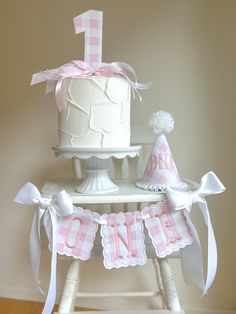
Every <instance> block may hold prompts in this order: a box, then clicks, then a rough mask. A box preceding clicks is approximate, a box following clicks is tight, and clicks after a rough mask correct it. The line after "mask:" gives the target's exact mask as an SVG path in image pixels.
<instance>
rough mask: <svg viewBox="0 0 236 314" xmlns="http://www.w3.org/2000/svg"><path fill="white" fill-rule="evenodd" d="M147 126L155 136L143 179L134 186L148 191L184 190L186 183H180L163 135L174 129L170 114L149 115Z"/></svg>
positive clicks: (160, 112)
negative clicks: (173, 188)
mask: <svg viewBox="0 0 236 314" xmlns="http://www.w3.org/2000/svg"><path fill="white" fill-rule="evenodd" d="M149 126H150V127H151V128H152V130H153V133H154V134H156V135H157V138H156V141H155V143H154V145H153V148H152V152H151V155H150V157H149V160H148V163H147V166H146V168H145V171H144V174H143V179H142V180H140V181H138V182H137V183H136V185H137V186H138V187H139V188H141V189H144V190H148V191H158V192H162V191H165V189H166V187H175V188H181V189H182V188H185V187H186V183H184V182H182V181H181V179H180V177H179V173H178V170H177V167H176V164H175V161H174V158H173V156H172V153H171V150H170V147H169V144H168V142H167V139H166V136H165V133H169V132H171V131H172V130H173V128H174V119H173V118H172V116H171V114H169V113H168V112H164V111H158V112H155V113H153V114H152V115H151V117H150V119H149Z"/></svg>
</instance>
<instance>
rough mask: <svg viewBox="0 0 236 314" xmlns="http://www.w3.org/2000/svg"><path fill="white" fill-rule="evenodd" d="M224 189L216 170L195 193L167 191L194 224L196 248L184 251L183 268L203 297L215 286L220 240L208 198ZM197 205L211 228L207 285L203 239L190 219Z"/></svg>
mask: <svg viewBox="0 0 236 314" xmlns="http://www.w3.org/2000/svg"><path fill="white" fill-rule="evenodd" d="M224 190H225V187H224V186H223V184H222V183H221V182H220V180H219V179H218V177H217V176H216V175H215V174H214V172H212V171H210V172H208V173H207V174H205V175H204V176H203V177H202V179H201V183H200V185H199V187H198V188H197V189H196V190H194V191H189V192H182V191H180V190H174V189H173V188H170V187H169V188H167V189H166V194H167V199H168V201H169V202H170V204H171V206H172V207H173V208H174V209H175V210H181V209H184V213H185V217H186V219H187V222H188V224H189V225H190V228H191V232H192V235H193V239H194V241H193V244H192V245H190V246H187V247H185V248H184V249H181V265H182V269H183V275H184V278H185V281H186V282H187V283H189V284H195V285H197V286H198V287H199V288H201V289H202V291H203V294H205V293H207V291H208V289H209V288H210V287H211V285H212V283H213V281H214V278H215V275H216V270H217V247H216V240H215V236H214V231H213V228H212V224H211V219H210V214H209V210H208V206H207V202H206V200H205V196H207V195H212V194H218V193H222V192H223V191H224ZM193 204H197V205H198V206H199V207H200V209H201V212H202V215H203V217H204V220H205V223H206V225H207V227H208V263H207V265H208V266H207V279H206V282H205V280H204V270H203V258H202V250H201V244H200V240H199V237H198V234H197V231H196V229H195V227H194V225H193V224H192V222H191V219H190V216H189V215H190V211H191V208H192V205H193Z"/></svg>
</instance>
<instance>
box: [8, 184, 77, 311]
mask: <svg viewBox="0 0 236 314" xmlns="http://www.w3.org/2000/svg"><path fill="white" fill-rule="evenodd" d="M14 201H15V202H17V203H19V204H21V205H23V204H26V205H38V208H37V210H36V211H35V214H34V217H33V222H32V227H31V232H30V240H29V252H30V261H31V266H32V269H33V274H34V278H35V280H36V282H37V285H38V287H39V289H40V291H41V292H42V293H43V291H42V289H41V288H40V284H39V266H40V255H41V239H40V221H41V218H42V217H43V216H44V217H45V218H47V219H46V221H47V222H49V223H46V224H44V225H45V229H46V231H47V235H48V237H49V242H50V243H52V258H51V277H50V284H49V289H48V295H47V299H46V302H45V306H44V309H43V312H42V313H43V314H48V313H51V312H52V310H53V306H54V304H55V299H56V267H57V251H56V235H57V233H56V232H57V217H66V216H68V215H71V214H72V213H73V203H72V200H71V198H70V196H69V195H68V194H67V193H66V192H65V191H61V192H58V193H55V194H54V195H53V196H52V199H46V198H43V197H42V196H41V194H40V192H39V191H38V189H37V188H36V186H34V185H33V184H32V183H26V184H25V185H24V186H23V187H22V188H21V189H20V191H19V192H18V193H17V194H16V197H15V199H14Z"/></svg>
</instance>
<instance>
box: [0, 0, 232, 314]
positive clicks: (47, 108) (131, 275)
mask: <svg viewBox="0 0 236 314" xmlns="http://www.w3.org/2000/svg"><path fill="white" fill-rule="evenodd" d="M91 8H93V9H99V10H103V11H104V32H103V60H104V61H106V62H110V61H117V60H119V61H125V62H128V63H130V64H131V65H132V66H133V67H134V68H135V70H136V72H137V74H138V77H139V80H140V81H144V82H145V81H152V82H153V85H152V88H151V89H150V90H149V91H146V92H143V103H139V102H138V100H135V101H134V102H133V105H132V123H133V124H135V125H143V126H144V125H146V123H147V120H148V117H149V116H150V113H152V112H153V111H157V110H160V109H163V110H166V111H169V112H171V113H172V115H173V116H174V118H175V121H176V129H175V131H174V132H173V133H172V134H171V135H170V136H169V143H170V145H171V147H172V152H173V153H174V156H175V161H176V163H177V166H178V169H179V172H180V174H181V175H182V176H183V177H187V178H190V179H193V180H196V181H199V180H200V178H201V176H202V175H203V174H204V173H206V172H207V171H208V170H213V171H215V172H216V174H217V175H218V176H219V177H220V179H221V180H222V181H223V182H224V184H225V186H226V187H227V191H226V192H225V193H224V194H222V195H219V196H214V197H209V199H208V201H209V207H210V210H211V217H212V222H213V226H214V229H215V234H216V238H217V243H218V250H219V267H218V273H217V277H216V280H215V283H214V285H213V287H212V288H211V290H210V291H209V294H208V295H207V296H206V297H204V298H202V299H200V296H201V293H200V291H198V290H197V289H196V288H189V287H186V285H185V284H184V282H183V279H182V275H181V271H180V266H179V262H178V261H173V262H172V264H173V268H174V273H175V277H176V281H177V288H178V290H179V293H180V297H181V300H182V303H183V304H184V305H185V306H187V307H189V308H199V309H200V308H209V309H210V308H212V309H219V310H220V309H221V310H220V311H222V310H223V309H225V310H233V309H234V310H235V309H236V303H235V299H236V298H235V284H234V283H235V279H236V271H235V269H236V268H235V266H234V264H235V259H236V253H235V251H236V250H235V239H236V231H235V230H236V228H235V223H236V214H235V213H236V210H235V205H234V193H235V190H234V189H235V188H236V184H235V177H236V176H235V175H236V173H235V169H236V167H235V160H234V158H235V154H236V148H235V139H234V136H235V131H236V123H235V116H236V109H235V102H236V88H235V81H236V57H235V56H236V2H235V1H234V0H224V1H220V0H119V1H115V0H110V1H105V0H97V1H92V0H86V1H82V0H70V1H62V0H51V1H46V0H41V1H27V0H21V1H11V0H10V1H2V3H1V11H0V23H1V27H0V31H1V41H2V42H1V50H0V60H1V84H0V86H1V96H0V97H1V101H0V106H1V116H0V134H1V135H0V136H1V163H0V167H1V168H0V169H1V172H0V174H1V176H0V180H1V189H0V191H1V192H0V202H1V203H0V211H1V216H0V251H1V257H0V270H1V271H0V295H1V296H7V297H18V298H28V299H40V298H41V296H40V294H39V293H38V292H37V290H36V289H35V285H34V282H33V278H32V274H31V270H30V265H29V261H28V235H29V230H30V226H31V220H32V215H33V211H34V209H33V208H30V207H22V208H19V207H18V206H17V205H16V204H14V203H13V201H12V200H13V198H14V195H15V193H16V192H17V191H18V189H19V188H20V187H21V186H22V185H23V184H24V183H25V182H27V181H31V182H33V183H34V184H36V185H37V186H38V187H39V188H40V187H42V185H43V184H44V183H45V181H46V180H47V179H48V178H52V177H60V176H70V175H71V174H72V169H71V164H70V162H69V161H68V160H63V159H56V158H55V157H54V155H53V153H52V150H51V146H53V145H55V144H56V143H57V114H56V108H55V105H53V97H52V96H47V97H44V86H43V84H41V85H37V86H34V87H30V86H29V84H30V80H31V75H32V74H33V73H35V72H37V71H38V70H43V69H46V68H54V67H57V66H59V65H62V64H64V63H66V62H67V61H69V60H72V59H79V58H83V36H82V35H79V36H75V35H74V29H73V23H72V19H73V17H74V16H76V15H78V14H80V13H82V12H84V11H86V10H88V9H91ZM193 219H194V221H195V223H196V226H197V227H198V230H199V233H201V235H202V236H201V237H202V240H203V242H204V244H205V243H206V231H205V227H204V225H203V221H202V218H201V216H200V214H199V213H198V210H197V208H196V209H195V210H194V212H193ZM205 249H206V248H205ZM94 265H95V264H94V262H93V261H89V262H87V263H86V264H85V265H84V272H83V277H82V286H83V289H84V290H89V289H90V288H91V285H94V284H95V283H96V285H97V286H98V288H99V289H101V290H105V289H109V290H117V289H127V290H129V289H132V288H135V289H140V290H143V289H146V288H149V287H150V286H152V285H153V283H152V282H154V280H152V279H154V273H153V270H152V269H151V266H150V264H147V265H146V266H144V267H136V268H134V269H132V270H130V269H125V270H120V271H105V270H104V268H103V266H102V264H99V265H97V264H96V267H95V268H94V267H93V266H94ZM67 266H68V262H62V261H61V262H60V265H59V276H58V277H59V283H58V291H60V289H61V283H62V281H63V278H64V275H65V271H66V268H67ZM48 273H49V256H48V254H47V252H46V251H45V252H44V254H43V258H42V272H41V277H42V280H43V284H44V285H45V286H46V284H47V280H48ZM103 275H105V276H106V278H107V279H103ZM97 283H98V284H97ZM41 299H42V298H41ZM91 304H92V303H91V302H90V301H89V303H87V304H86V303H85V301H84V302H83V303H81V305H89V306H91ZM94 305H95V306H100V307H102V306H103V307H104V306H105V305H104V304H101V303H100V304H99V303H94ZM112 305H113V306H114V307H115V308H121V307H123V306H124V305H125V306H126V307H131V308H134V307H136V308H137V307H138V308H140V307H146V308H147V307H153V306H154V301H153V300H151V301H143V300H142V301H140V302H137V301H134V302H130V303H127V304H125V303H124V302H123V301H122V302H121V301H120V300H117V301H114V303H113V304H112ZM199 311H200V310H199ZM220 313H221V312H220Z"/></svg>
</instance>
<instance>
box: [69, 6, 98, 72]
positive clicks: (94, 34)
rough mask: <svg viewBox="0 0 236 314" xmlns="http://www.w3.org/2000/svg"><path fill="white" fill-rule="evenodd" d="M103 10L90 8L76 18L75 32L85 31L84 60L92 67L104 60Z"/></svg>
mask: <svg viewBox="0 0 236 314" xmlns="http://www.w3.org/2000/svg"><path fill="white" fill-rule="evenodd" d="M102 20H103V12H102V11H96V10H88V11H86V12H84V13H82V14H80V15H78V16H76V17H75V18H74V27H75V33H76V34H78V33H81V32H85V45H84V61H85V62H87V63H89V64H90V65H91V66H92V67H96V66H97V65H98V64H100V63H101V62H102V22H103V21H102Z"/></svg>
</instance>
